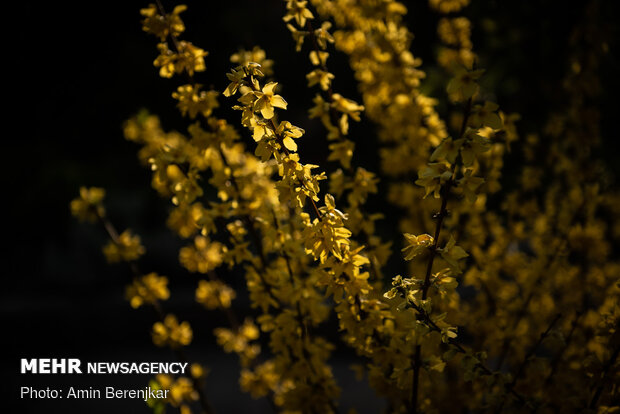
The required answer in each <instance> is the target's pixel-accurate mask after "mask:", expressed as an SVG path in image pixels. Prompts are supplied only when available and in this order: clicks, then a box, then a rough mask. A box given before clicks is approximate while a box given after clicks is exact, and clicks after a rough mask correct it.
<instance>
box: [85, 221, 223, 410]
mask: <svg viewBox="0 0 620 414" xmlns="http://www.w3.org/2000/svg"><path fill="white" fill-rule="evenodd" d="M94 211H95V213H96V215H97V219H98V220H99V222H100V223H101V224H102V225H103V227H104V229H105V230H106V232H107V233H108V235H109V236H110V239H111V240H112V242H113V243H115V244H117V245H120V242H119V234H118V231H117V230H116V228H115V227H114V225H113V224H112V222H111V221H110V220H108V219H107V217H105V216H103V215H101V214H99V212H98V211H97V209H94ZM127 263H128V265H129V267H130V269H131V272H132V273H133V274H134V276H135V277H136V278H137V277H140V276H142V273H141V272H140V269H138V265H136V263H135V262H127ZM151 305H152V307H153V309H154V310H155V313H156V314H157V318H158V319H159V321H160V322H161V323H164V320H165V318H166V314H165V312H164V310H163V309H162V306H161V304H160V303H159V301H157V300H155V301H153V302H152V303H151ZM173 351H174V353H175V355H176V358H177V360H178V361H179V362H182V363H187V361H188V360H187V357H186V356H185V353H184V352H183V349H182V348H173ZM190 378H191V380H192V384H193V387H194V389H195V390H196V392H197V393H198V399H199V401H200V405H201V406H202V412H203V413H204V414H212V413H213V408H212V407H211V404H210V403H209V400H208V399H207V396H206V395H205V393H204V391H203V390H202V387H201V386H200V383H199V381H198V379H196V378H194V377H192V376H191V375H190Z"/></svg>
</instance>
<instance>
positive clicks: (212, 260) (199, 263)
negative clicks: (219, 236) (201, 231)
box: [179, 236, 227, 273]
mask: <svg viewBox="0 0 620 414" xmlns="http://www.w3.org/2000/svg"><path fill="white" fill-rule="evenodd" d="M226 251H227V249H226V246H224V245H223V244H221V243H219V242H216V241H210V240H209V239H208V238H207V237H204V236H196V237H195V238H194V245H193V246H187V247H183V248H182V249H181V250H180V251H179V261H180V262H181V264H182V265H183V266H184V267H185V268H186V269H187V270H189V271H190V272H200V273H207V272H209V271H210V270H212V269H215V268H216V267H218V266H219V265H220V264H222V261H223V260H224V253H225V252H226Z"/></svg>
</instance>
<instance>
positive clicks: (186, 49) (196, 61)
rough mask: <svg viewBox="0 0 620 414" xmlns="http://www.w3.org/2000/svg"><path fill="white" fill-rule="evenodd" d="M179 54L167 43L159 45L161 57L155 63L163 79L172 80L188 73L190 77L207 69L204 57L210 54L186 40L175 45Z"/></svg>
mask: <svg viewBox="0 0 620 414" xmlns="http://www.w3.org/2000/svg"><path fill="white" fill-rule="evenodd" d="M175 44H176V45H177V47H178V52H173V51H172V50H170V49H169V48H168V44H167V43H165V42H164V43H160V44H159V45H157V48H158V49H159V53H160V54H159V56H158V57H157V59H155V61H154V62H153V65H155V67H158V68H159V75H160V76H161V77H163V78H171V77H172V75H174V74H175V73H176V74H181V73H183V72H187V73H188V74H189V75H190V76H193V75H194V72H202V71H204V70H205V69H206V66H205V60H204V57H205V56H206V55H207V54H208V53H207V52H206V51H205V50H202V49H201V48H199V47H196V46H194V45H193V44H191V43H190V42H186V41H184V40H182V41H179V42H177V43H175Z"/></svg>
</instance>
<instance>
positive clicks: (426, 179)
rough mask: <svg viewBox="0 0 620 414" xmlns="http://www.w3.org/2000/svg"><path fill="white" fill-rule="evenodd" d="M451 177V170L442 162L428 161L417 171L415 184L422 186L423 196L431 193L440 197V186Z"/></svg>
mask: <svg viewBox="0 0 620 414" xmlns="http://www.w3.org/2000/svg"><path fill="white" fill-rule="evenodd" d="M451 178H452V171H451V170H450V169H449V168H448V166H447V165H445V164H443V163H429V164H428V165H427V166H426V167H424V168H423V169H422V170H420V171H419V172H418V179H417V180H416V182H415V183H416V184H417V185H419V186H422V187H424V190H425V191H426V192H425V194H424V198H426V197H428V195H429V194H430V193H433V197H435V198H439V197H440V190H441V186H442V185H443V184H444V183H446V182H447V181H448V180H450V179H451Z"/></svg>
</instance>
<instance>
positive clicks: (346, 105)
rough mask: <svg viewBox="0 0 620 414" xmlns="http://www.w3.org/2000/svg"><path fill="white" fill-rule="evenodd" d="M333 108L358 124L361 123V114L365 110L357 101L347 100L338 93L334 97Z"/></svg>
mask: <svg viewBox="0 0 620 414" xmlns="http://www.w3.org/2000/svg"><path fill="white" fill-rule="evenodd" d="M332 107H333V108H334V109H335V110H337V111H338V112H342V113H343V114H347V115H348V116H350V117H351V118H353V120H355V121H358V122H359V121H360V112H361V111H363V110H364V106H363V105H358V104H357V103H356V102H355V101H352V100H351V99H347V98H345V97H343V96H342V95H340V94H338V93H335V94H333V95H332Z"/></svg>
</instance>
